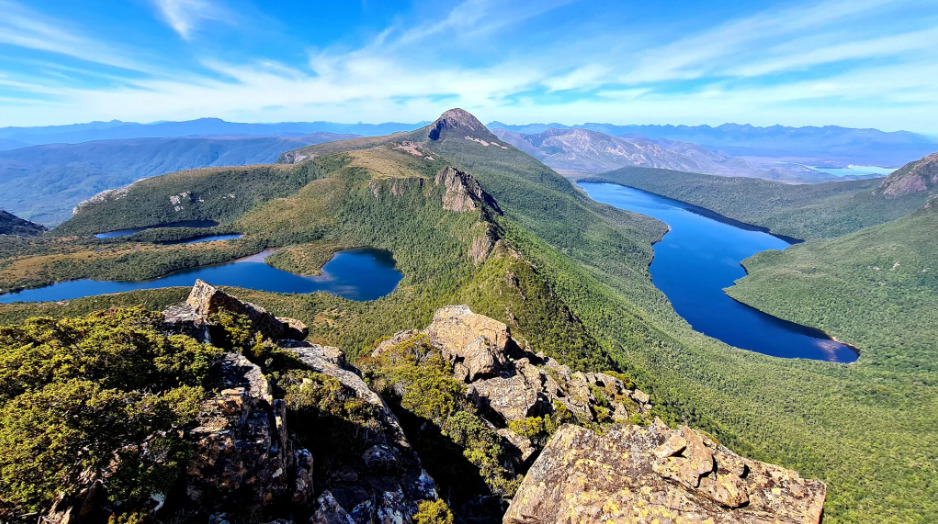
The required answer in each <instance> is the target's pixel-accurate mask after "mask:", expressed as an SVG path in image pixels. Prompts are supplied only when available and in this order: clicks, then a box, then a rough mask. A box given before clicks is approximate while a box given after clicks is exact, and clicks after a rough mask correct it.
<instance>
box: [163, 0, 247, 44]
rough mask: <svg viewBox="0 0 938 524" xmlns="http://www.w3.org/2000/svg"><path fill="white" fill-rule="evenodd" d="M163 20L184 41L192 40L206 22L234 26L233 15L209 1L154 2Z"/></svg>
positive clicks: (179, 0) (164, 0)
mask: <svg viewBox="0 0 938 524" xmlns="http://www.w3.org/2000/svg"><path fill="white" fill-rule="evenodd" d="M152 2H153V5H154V6H155V7H156V9H157V10H158V12H159V14H160V16H161V17H162V18H163V20H164V21H165V22H166V23H167V24H169V26H170V27H172V28H173V30H174V31H176V32H177V33H179V36H181V37H182V38H183V39H184V40H191V39H192V37H193V36H194V33H195V31H196V30H197V29H198V28H199V26H200V25H201V24H203V23H204V22H224V23H226V24H232V23H233V21H234V16H233V14H232V13H231V12H230V11H229V10H228V9H227V8H226V7H224V6H222V5H220V4H217V3H215V2H211V1H209V0H152Z"/></svg>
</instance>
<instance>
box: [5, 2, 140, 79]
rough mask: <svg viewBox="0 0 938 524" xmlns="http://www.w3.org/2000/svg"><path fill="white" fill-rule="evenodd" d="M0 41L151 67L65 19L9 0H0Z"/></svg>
mask: <svg viewBox="0 0 938 524" xmlns="http://www.w3.org/2000/svg"><path fill="white" fill-rule="evenodd" d="M0 12H3V16H0V44H7V45H11V46H16V47H22V48H27V49H34V50H38V51H48V52H51V53H57V54H61V55H66V56H70V57H73V58H77V59H79V60H84V61H87V62H93V63H98V64H103V65H108V66H114V67H120V68H123V69H129V70H134V71H147V70H149V69H150V68H148V67H146V66H144V65H143V64H141V63H139V62H138V61H137V60H135V59H133V58H130V57H129V56H128V54H127V53H126V52H124V51H122V50H119V49H118V48H117V47H116V46H113V45H108V44H104V43H102V42H100V41H98V40H96V39H94V38H92V37H89V36H87V35H85V34H82V33H81V32H80V31H78V30H75V29H72V28H71V25H72V24H70V23H69V22H68V21H65V20H61V19H57V18H54V17H50V16H47V15H44V14H42V13H40V12H37V11H35V10H34V9H31V8H28V7H26V6H24V5H22V4H19V3H16V2H12V1H9V0H0Z"/></svg>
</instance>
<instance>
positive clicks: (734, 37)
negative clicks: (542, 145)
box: [0, 0, 938, 135]
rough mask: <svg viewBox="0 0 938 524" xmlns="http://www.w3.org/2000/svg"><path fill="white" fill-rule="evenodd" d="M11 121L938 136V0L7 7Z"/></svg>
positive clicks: (283, 0) (95, 2) (15, 3)
mask: <svg viewBox="0 0 938 524" xmlns="http://www.w3.org/2000/svg"><path fill="white" fill-rule="evenodd" d="M0 13H2V15H0V126H8V125H48V124H66V123H74V122H87V121H91V120H111V119H120V120H128V121H140V122H152V121H159V120H186V119H193V118H199V117H205V116H212V117H220V118H224V119H226V120H233V121H242V122H277V121H311V120H329V121H337V122H359V121H361V122H386V121H399V122H415V121H420V120H429V119H433V118H435V117H436V116H437V115H438V114H439V113H441V112H442V111H444V110H445V109H448V108H450V107H457V106H458V107H463V108H465V109H467V110H469V111H472V112H474V113H475V114H476V115H477V116H478V117H479V118H480V119H482V120H483V121H490V120H500V121H503V122H507V123H529V122H561V123H566V124H575V123H582V122H610V123H618V124H626V123H638V124H669V123H670V124H689V125H693V124H714V125H716V124H721V123H724V122H737V123H751V124H755V125H772V124H784V125H826V124H837V125H844V126H850V127H876V128H880V129H884V130H897V129H908V130H912V131H918V132H924V133H928V134H933V135H934V134H938V0H928V1H914V0H895V1H886V0H846V1H844V0H822V1H814V2H798V1H793V2H759V1H755V2H747V1H743V0H737V1H723V0H713V1H707V2H689V1H682V0H672V1H667V2H647V1H644V2H632V1H600V0H592V1H589V0H584V1H575V0H538V1H519V0H515V1H512V2H506V1H497V0H465V1H462V2H459V1H456V2H442V1H441V2H406V1H393V0H383V1H377V0H359V1H355V0H344V1H336V0H331V1H321V0H306V1H298V2H292V1H287V0H277V1H269V0H267V1H261V0H256V1H251V0H122V1H114V0H83V1H80V2H75V1H51V0H30V1H28V2H27V1H25V0H0Z"/></svg>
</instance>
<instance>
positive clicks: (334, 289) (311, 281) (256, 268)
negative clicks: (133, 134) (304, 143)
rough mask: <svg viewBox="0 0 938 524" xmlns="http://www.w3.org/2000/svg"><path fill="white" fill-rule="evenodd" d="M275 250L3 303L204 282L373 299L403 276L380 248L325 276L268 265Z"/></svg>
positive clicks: (60, 287)
mask: <svg viewBox="0 0 938 524" xmlns="http://www.w3.org/2000/svg"><path fill="white" fill-rule="evenodd" d="M271 252H272V251H271V250H268V251H264V252H262V253H258V254H257V255H253V256H250V257H245V258H242V259H239V260H236V261H234V262H228V263H226V264H219V265H215V266H206V267H201V268H196V269H187V270H184V271H178V272H176V273H171V274H169V275H166V276H165V277H161V278H157V279H154V280H145V281H142V282H117V281H108V280H90V279H85V280H72V281H68V282H59V283H57V284H52V285H49V286H45V287H41V288H36V289H27V290H23V291H20V292H17V293H9V294H6V295H2V296H0V303H8V302H47V301H53V300H69V299H74V298H81V297H87V296H94V295H104V294H108V293H121V292H124V291H134V290H138V289H156V288H163V287H172V286H191V285H192V284H193V283H194V282H195V280H196V279H202V280H204V281H206V282H208V283H210V284H212V285H216V286H237V287H243V288H248V289H256V290H259V291H271V292H277V293H313V292H315V291H325V292H328V293H333V294H335V295H339V296H341V297H344V298H348V299H351V300H359V301H365V300H375V299H377V298H381V297H383V296H385V295H387V294H389V293H391V292H392V291H394V288H396V287H397V284H398V282H400V281H401V279H402V278H403V277H404V275H403V274H402V273H401V272H400V271H398V270H397V268H396V267H395V266H394V259H393V257H392V256H391V254H390V253H389V252H387V251H384V250H378V249H352V250H348V251H340V252H338V253H336V254H335V256H333V257H332V260H330V261H329V262H328V263H326V265H325V266H323V268H322V275H319V276H315V277H306V276H301V275H295V274H293V273H289V272H287V271H282V270H279V269H276V268H274V267H271V266H269V265H267V264H266V263H264V260H265V259H266V258H267V256H268V255H269V254H270V253H271Z"/></svg>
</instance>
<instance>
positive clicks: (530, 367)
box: [373, 306, 650, 425]
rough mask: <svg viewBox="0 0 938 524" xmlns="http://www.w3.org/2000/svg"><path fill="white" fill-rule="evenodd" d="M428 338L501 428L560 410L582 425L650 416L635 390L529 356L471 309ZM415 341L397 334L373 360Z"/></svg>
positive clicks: (450, 316) (444, 317)
mask: <svg viewBox="0 0 938 524" xmlns="http://www.w3.org/2000/svg"><path fill="white" fill-rule="evenodd" d="M425 333H426V335H427V336H428V338H429V339H430V342H431V343H432V344H433V345H435V346H436V347H438V348H440V351H441V352H442V354H443V356H444V357H446V358H447V359H448V360H449V361H450V362H451V363H452V364H453V373H454V376H455V378H456V379H457V380H460V381H462V382H465V383H466V384H468V388H467V391H468V395H469V398H470V399H471V400H472V401H473V402H474V403H475V404H476V405H477V406H478V407H479V408H480V409H481V410H482V411H483V412H484V413H487V414H488V415H489V416H490V417H492V418H494V419H495V420H496V421H497V422H498V423H500V424H502V425H503V424H505V423H508V422H511V421H513V420H520V419H524V418H527V417H532V416H540V415H545V414H550V413H553V412H554V411H555V409H557V406H558V405H562V406H563V408H565V409H566V410H568V411H569V412H571V413H572V414H574V415H575V416H576V417H577V419H578V420H580V421H583V422H591V421H592V422H602V421H613V420H618V421H625V420H628V419H629V416H630V415H631V414H639V415H646V414H647V413H648V412H649V409H650V405H649V401H650V399H649V397H648V395H646V394H645V393H643V392H642V391H639V390H637V389H635V388H634V386H627V385H626V384H624V383H623V382H622V381H621V380H620V379H618V378H616V377H613V376H611V375H607V374H604V373H581V372H577V373H574V372H573V371H572V370H571V369H570V368H569V367H567V366H563V365H561V364H559V363H558V362H557V361H555V360H554V359H552V358H549V357H545V356H544V355H539V354H533V353H531V352H528V351H525V350H524V349H522V348H521V347H520V345H519V344H518V343H517V342H516V341H515V340H514V339H513V338H512V337H511V334H510V332H509V329H508V326H507V325H505V324H504V323H502V322H499V321H497V320H495V319H493V318H489V317H486V316H484V315H478V314H476V313H473V312H472V311H471V310H470V309H469V307H468V306H446V307H443V308H440V309H439V310H437V311H436V313H435V314H434V315H433V322H431V323H430V325H429V326H428V327H427V329H426V331H425ZM417 335H419V333H418V332H416V331H404V332H401V333H398V334H397V335H395V336H394V337H393V338H392V339H391V340H388V341H385V342H384V343H383V344H381V345H380V346H378V348H377V349H376V350H375V352H374V353H373V355H374V356H377V355H378V354H380V353H381V351H383V350H385V349H386V348H388V347H391V346H393V345H396V344H399V343H401V342H403V341H404V340H407V339H408V338H411V337H415V336H417ZM603 405H605V406H607V407H603Z"/></svg>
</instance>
